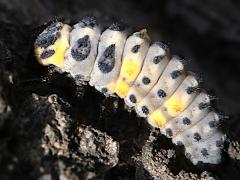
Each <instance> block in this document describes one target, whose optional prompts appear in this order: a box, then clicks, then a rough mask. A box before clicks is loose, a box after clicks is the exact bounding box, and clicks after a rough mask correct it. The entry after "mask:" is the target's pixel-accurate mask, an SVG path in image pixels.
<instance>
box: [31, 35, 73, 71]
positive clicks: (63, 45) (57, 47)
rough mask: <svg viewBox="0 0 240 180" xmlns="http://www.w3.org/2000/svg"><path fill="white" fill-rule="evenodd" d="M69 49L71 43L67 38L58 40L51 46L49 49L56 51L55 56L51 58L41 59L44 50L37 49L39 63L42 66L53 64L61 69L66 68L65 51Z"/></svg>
mask: <svg viewBox="0 0 240 180" xmlns="http://www.w3.org/2000/svg"><path fill="white" fill-rule="evenodd" d="M68 48H69V42H68V40H67V39H66V38H61V39H58V40H57V41H56V42H55V44H54V45H52V46H50V47H49V49H53V50H54V51H55V53H54V55H52V56H51V57H49V58H46V59H41V58H40V56H41V53H42V52H43V50H44V49H43V48H40V47H37V48H36V50H35V53H36V55H37V56H38V57H37V58H38V61H39V63H40V64H43V65H49V64H53V65H55V66H57V67H59V68H61V69H62V68H63V66H64V56H65V51H66V50H67V49H68Z"/></svg>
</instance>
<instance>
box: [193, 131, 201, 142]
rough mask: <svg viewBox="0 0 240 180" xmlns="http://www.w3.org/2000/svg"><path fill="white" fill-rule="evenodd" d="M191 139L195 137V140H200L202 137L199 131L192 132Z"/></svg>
mask: <svg viewBox="0 0 240 180" xmlns="http://www.w3.org/2000/svg"><path fill="white" fill-rule="evenodd" d="M193 139H195V140H196V141H200V140H201V139H202V138H201V136H200V134H199V133H194V134H193Z"/></svg>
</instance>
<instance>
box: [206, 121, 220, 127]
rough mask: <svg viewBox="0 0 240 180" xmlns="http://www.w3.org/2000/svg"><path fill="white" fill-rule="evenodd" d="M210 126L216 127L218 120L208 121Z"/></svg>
mask: <svg viewBox="0 0 240 180" xmlns="http://www.w3.org/2000/svg"><path fill="white" fill-rule="evenodd" d="M208 125H209V127H210V128H217V127H218V122H217V121H210V122H209V123H208Z"/></svg>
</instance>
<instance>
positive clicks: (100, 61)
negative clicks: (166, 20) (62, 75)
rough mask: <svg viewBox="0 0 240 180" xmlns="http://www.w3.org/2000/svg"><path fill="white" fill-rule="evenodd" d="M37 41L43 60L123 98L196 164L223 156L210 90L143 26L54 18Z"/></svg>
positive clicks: (219, 117)
mask: <svg viewBox="0 0 240 180" xmlns="http://www.w3.org/2000/svg"><path fill="white" fill-rule="evenodd" d="M34 47H35V55H36V58H37V60H38V61H39V62H40V64H42V65H50V64H53V65H55V66H57V67H59V68H60V69H61V70H62V71H66V72H69V73H70V74H71V75H72V76H73V77H74V78H76V79H77V78H80V79H82V80H83V81H89V84H90V85H91V86H94V87H95V88H96V89H97V90H98V91H100V92H102V93H104V94H110V95H111V94H114V93H115V94H117V95H118V96H119V97H121V98H124V101H125V103H126V104H127V105H128V106H130V107H133V108H135V110H136V113H137V114H138V115H139V116H140V117H145V118H146V119H147V121H148V122H149V124H151V125H152V126H154V127H157V128H160V131H161V133H162V134H164V135H165V136H167V137H169V138H172V141H173V143H174V144H176V145H184V146H185V155H186V157H187V158H189V159H190V160H191V161H192V163H193V164H198V163H200V162H203V163H210V164H218V163H219V162H220V161H221V149H222V148H223V143H224V138H225V135H224V134H223V133H222V132H221V131H220V130H219V129H218V124H219V120H220V119H221V116H220V115H219V114H218V113H216V112H215V111H214V110H212V108H210V102H211V98H210V96H209V95H208V94H206V93H205V92H204V91H203V90H201V89H200V88H199V81H198V78H197V76H196V75H195V74H193V73H192V72H186V70H185V69H184V64H183V61H182V59H181V58H179V57H178V56H172V57H171V56H170V53H169V49H168V47H167V46H166V45H165V44H163V43H161V42H155V43H152V44H150V38H149V36H148V34H147V31H146V30H145V29H143V30H141V31H139V32H136V33H133V34H132V35H130V36H129V37H127V34H126V31H125V29H124V28H123V27H122V26H121V25H119V24H117V23H114V24H112V25H111V26H110V27H108V28H107V29H106V30H104V31H103V32H102V33H101V30H100V28H99V26H98V24H97V23H96V20H95V19H94V18H92V17H85V18H83V19H82V20H81V21H79V22H78V23H77V24H76V25H74V26H73V29H71V27H70V26H69V25H66V24H63V23H61V22H57V23H53V24H51V25H50V26H49V27H47V28H46V29H45V30H44V31H43V32H42V33H41V34H40V35H39V36H38V37H37V39H36V41H35V44H34Z"/></svg>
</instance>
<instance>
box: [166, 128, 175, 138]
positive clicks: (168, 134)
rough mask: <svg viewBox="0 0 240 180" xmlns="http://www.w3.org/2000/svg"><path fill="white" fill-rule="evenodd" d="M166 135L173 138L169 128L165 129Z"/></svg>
mask: <svg viewBox="0 0 240 180" xmlns="http://www.w3.org/2000/svg"><path fill="white" fill-rule="evenodd" d="M166 135H167V136H168V137H172V136H173V132H172V130H171V129H170V128H167V129H166Z"/></svg>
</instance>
